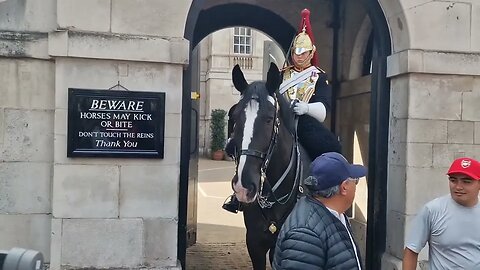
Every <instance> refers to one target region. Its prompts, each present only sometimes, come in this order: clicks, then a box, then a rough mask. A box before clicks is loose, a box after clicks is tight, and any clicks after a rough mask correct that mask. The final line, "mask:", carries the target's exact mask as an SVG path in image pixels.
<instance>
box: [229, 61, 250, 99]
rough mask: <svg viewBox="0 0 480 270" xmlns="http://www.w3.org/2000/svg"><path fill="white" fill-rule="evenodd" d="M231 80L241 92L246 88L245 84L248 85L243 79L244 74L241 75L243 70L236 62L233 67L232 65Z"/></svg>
mask: <svg viewBox="0 0 480 270" xmlns="http://www.w3.org/2000/svg"><path fill="white" fill-rule="evenodd" d="M232 81H233V85H234V86H235V88H236V89H237V90H238V91H239V92H240V93H243V91H245V89H247V86H248V83H247V80H245V76H243V72H242V70H241V69H240V66H239V65H238V64H237V65H235V67H233V70H232Z"/></svg>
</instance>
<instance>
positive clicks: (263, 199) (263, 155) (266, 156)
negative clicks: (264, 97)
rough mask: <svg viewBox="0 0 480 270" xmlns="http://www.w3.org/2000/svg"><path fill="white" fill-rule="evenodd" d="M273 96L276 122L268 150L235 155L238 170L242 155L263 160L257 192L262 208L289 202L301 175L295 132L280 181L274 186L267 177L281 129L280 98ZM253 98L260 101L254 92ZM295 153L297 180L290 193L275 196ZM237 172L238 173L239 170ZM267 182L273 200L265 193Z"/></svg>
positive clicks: (291, 164)
mask: <svg viewBox="0 0 480 270" xmlns="http://www.w3.org/2000/svg"><path fill="white" fill-rule="evenodd" d="M273 98H274V105H275V114H274V124H273V128H272V135H271V137H270V143H269V145H268V149H267V152H262V151H259V150H255V149H241V150H240V151H239V153H238V154H237V155H235V163H236V165H237V166H236V170H238V160H239V159H240V156H242V155H245V156H252V157H256V158H259V159H261V160H262V167H261V169H260V171H261V176H260V177H261V181H260V189H259V190H258V191H257V193H258V196H257V202H258V204H259V206H260V207H261V208H262V209H263V208H271V207H272V206H273V205H274V204H275V203H279V204H282V205H283V204H285V203H287V202H288V201H289V200H290V198H291V196H292V194H293V193H294V192H295V190H296V188H297V182H298V179H299V175H300V174H299V168H300V150H299V147H298V140H297V136H296V134H294V135H292V136H293V137H294V140H293V143H292V151H291V154H290V162H289V164H288V166H287V169H286V170H285V171H284V172H283V174H282V176H281V177H280V179H278V181H277V182H276V183H275V185H274V186H273V187H272V186H271V185H270V183H269V181H268V179H267V176H266V171H267V168H268V165H269V163H270V159H271V157H272V154H273V151H274V149H275V146H276V144H277V138H278V133H279V129H280V119H279V117H278V110H279V105H278V100H277V97H276V95H275V96H273ZM251 99H254V100H257V101H258V99H259V97H258V95H257V94H253V95H252V97H251ZM297 120H298V119H296V121H295V122H297ZM295 130H296V128H295ZM295 154H296V159H295V160H296V161H297V162H296V170H295V180H294V183H293V187H292V190H291V191H290V192H289V193H288V194H286V195H284V196H282V197H280V198H277V197H276V196H275V191H276V190H277V189H278V188H279V187H280V185H281V184H282V183H283V181H284V180H285V178H286V177H287V175H288V173H289V172H290V170H291V169H292V166H293V160H294V156H295ZM237 174H238V171H237ZM265 183H267V184H268V186H269V187H270V192H271V195H272V197H273V201H269V200H268V199H269V197H270V194H268V193H267V194H263V192H264V185H265Z"/></svg>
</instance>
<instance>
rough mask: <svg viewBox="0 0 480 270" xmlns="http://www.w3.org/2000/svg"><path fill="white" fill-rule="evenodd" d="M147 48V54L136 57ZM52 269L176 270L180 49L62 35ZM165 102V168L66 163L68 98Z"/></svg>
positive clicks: (127, 162)
mask: <svg viewBox="0 0 480 270" xmlns="http://www.w3.org/2000/svg"><path fill="white" fill-rule="evenodd" d="M140 48H141V49H140ZM49 53H50V55H51V56H53V57H54V58H55V68H56V69H55V75H56V76H55V89H56V92H55V126H54V134H55V135H54V138H55V145H54V146H55V153H54V172H55V173H54V177H53V201H52V208H53V220H52V256H51V259H52V262H51V269H64V268H66V267H73V268H86V267H88V268H133V269H135V268H141V267H154V268H156V269H158V268H160V269H166V268H167V267H168V268H169V269H170V268H171V267H177V257H176V256H177V249H176V247H177V219H178V205H177V204H178V181H179V172H180V170H179V167H180V151H179V149H180V126H181V125H180V122H181V116H180V111H181V94H180V92H181V85H182V77H181V74H182V69H183V65H185V64H186V63H187V58H188V43H187V41H185V40H183V39H174V38H172V39H170V40H165V39H162V38H158V37H148V38H145V37H143V36H132V35H126V34H122V35H115V34H100V33H87V32H73V31H59V32H55V33H51V34H50V36H49ZM117 81H120V84H121V85H123V86H124V87H126V88H127V89H130V90H131V91H134V90H142V91H155V92H156V91H158V92H165V93H166V108H165V111H166V117H165V118H166V120H165V121H166V125H165V126H166V129H165V158H164V159H162V160H145V159H99V158H73V159H71V158H67V157H66V145H67V136H66V135H67V120H66V119H67V109H68V108H67V104H68V102H67V90H68V88H86V89H108V88H109V87H111V86H113V85H115V84H116V82H117Z"/></svg>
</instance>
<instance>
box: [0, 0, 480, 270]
mask: <svg viewBox="0 0 480 270" xmlns="http://www.w3.org/2000/svg"><path fill="white" fill-rule="evenodd" d="M340 2H341V3H340ZM303 8H309V9H310V10H311V11H312V25H313V28H314V31H315V37H316V44H317V48H318V51H319V56H320V65H321V67H322V68H323V69H325V71H326V72H327V73H328V74H329V75H330V78H331V80H332V84H333V86H334V87H335V88H334V89H336V90H335V93H336V96H335V100H336V103H335V104H336V107H335V111H334V112H333V113H332V116H331V121H332V122H331V123H332V128H333V129H334V130H335V132H337V134H339V136H340V138H341V139H342V142H343V143H344V145H347V147H346V149H345V154H346V156H347V157H348V158H349V159H352V160H357V161H361V162H363V163H364V164H366V165H368V166H369V169H370V171H374V172H375V174H370V175H369V178H368V179H367V180H368V181H367V182H368V185H365V186H364V187H363V188H364V190H365V191H366V192H365V194H368V195H369V196H368V197H369V198H359V201H358V202H357V206H356V207H355V209H353V211H354V213H353V215H354V218H355V220H356V221H358V222H357V224H356V225H355V226H356V227H357V230H358V233H357V236H358V237H359V238H360V239H362V241H364V242H365V245H366V246H367V252H366V253H367V256H366V257H367V261H375V260H378V261H379V264H374V265H380V266H379V267H376V268H371V269H378V268H380V269H401V258H402V253H403V245H404V238H405V232H406V231H408V229H409V228H408V222H409V221H410V220H411V219H412V218H413V217H414V216H415V214H416V212H417V211H418V210H419V209H420V207H421V206H422V205H423V204H424V203H425V202H427V201H429V200H431V199H432V198H434V197H436V196H439V195H441V194H444V193H447V192H448V185H447V182H446V177H445V172H446V170H447V168H448V166H449V164H450V162H451V161H452V160H453V159H454V158H455V157H459V156H464V155H466V156H471V157H473V158H477V159H479V158H480V112H479V111H478V104H480V71H479V69H478V66H479V64H480V31H479V30H480V3H479V2H478V1H477V0H462V1H454V0H452V1H432V0H378V1H374V0H365V1H356V0H346V1H330V0H320V1H287V0H285V1H283V0H282V1H278V0H262V1H260V0H258V1H256V0H253V1H250V0H249V1H246V0H245V1H230V0H193V1H192V0H185V1H150V0H148V1H147V0H133V1H132V0H115V1H113V0H88V1H74V0H44V1H35V0H24V1H14V0H3V1H0V224H1V225H0V239H1V241H0V249H9V248H10V247H13V246H21V247H26V248H31V249H36V250H39V251H41V252H42V253H43V254H44V256H45V257H46V258H47V261H48V262H49V263H50V269H79V268H94V269H95V268H111V269H119V268H120V269H121V268H132V269H140V268H151V269H181V261H182V260H183V252H184V247H185V244H184V243H183V242H184V238H185V237H184V232H185V223H184V222H185V216H187V212H186V211H185V209H187V208H188V204H187V203H185V202H186V200H187V196H188V195H186V194H188V193H186V192H185V190H186V187H187V186H188V185H187V184H186V183H187V182H189V177H192V176H194V173H192V172H190V171H189V170H188V167H189V165H191V164H193V163H194V162H195V157H193V158H192V156H191V155H190V154H189V153H190V148H191V147H192V145H193V143H191V142H190V138H189V135H190V132H191V130H193V129H191V126H190V123H191V117H190V108H191V107H192V104H193V103H192V101H191V96H190V95H189V93H190V92H194V89H191V86H192V80H191V77H187V75H188V76H191V75H192V73H191V69H192V65H191V63H192V61H193V59H199V60H198V63H200V64H201V66H205V65H206V64H207V63H208V65H209V66H211V67H212V68H211V69H210V72H205V73H200V72H199V73H197V74H200V75H201V76H200V77H201V79H198V82H199V84H200V82H201V81H202V82H203V81H204V84H205V86H204V88H201V87H199V88H197V89H205V91H207V89H210V90H212V89H216V88H222V90H221V92H218V93H217V94H218V95H220V96H219V97H218V98H219V99H220V100H217V98H215V99H214V100H210V101H205V102H206V104H205V106H203V107H204V115H205V118H206V119H208V111H209V110H210V109H212V108H214V107H216V106H217V105H218V104H221V105H218V106H223V105H224V104H225V105H226V103H227V102H226V101H225V103H224V101H223V100H222V98H223V97H224V96H222V95H226V94H227V93H228V94H231V92H232V91H233V90H232V88H231V84H230V83H229V82H228V78H229V77H230V76H229V72H225V71H219V68H220V67H222V68H223V67H225V66H227V70H229V69H231V67H232V66H230V67H228V65H231V64H233V63H234V62H235V61H233V62H232V61H230V60H229V61H228V62H227V61H224V60H222V59H223V58H216V57H215V55H214V54H212V57H211V58H210V60H209V61H207V59H202V56H201V55H202V54H200V57H198V58H193V57H192V56H193V55H194V53H193V49H194V48H195V46H196V45H197V44H198V43H199V42H200V41H201V40H202V39H203V38H204V37H206V36H208V35H209V34H211V33H214V32H216V31H217V30H220V29H223V28H226V27H232V26H245V27H251V28H256V29H258V30H260V31H262V32H264V33H266V34H267V35H268V36H270V37H271V38H272V39H273V40H275V41H276V42H277V43H278V44H279V45H280V47H282V49H283V51H286V50H285V48H287V47H288V45H289V42H290V41H291V38H292V37H293V34H294V32H295V30H296V28H297V26H298V19H299V13H300V11H301V10H302V9H303ZM246 11H247V12H248V13H245V12H246ZM242 14H243V15H242ZM245 14H248V15H249V16H245ZM212 15H214V16H212ZM211 18H215V20H209V19H211ZM228 31H230V30H228ZM372 33H373V36H372ZM382 33H387V36H388V38H386V39H383V40H384V43H382V42H379V41H378V40H379V39H381V38H382V36H381V35H382ZM213 36H215V34H214V35H213ZM369 40H373V42H369ZM385 40H386V41H385ZM229 44H230V43H229ZM385 44H387V45H388V46H387V45H385ZM200 46H202V45H200ZM212 46H227V45H226V43H225V42H221V41H218V42H214V44H213V43H212ZM228 46H229V49H228V50H230V49H231V48H230V45H228ZM385 48H387V49H388V57H387V56H385V57H383V56H384V55H383V54H381V52H382V50H385ZM256 49H259V48H252V52H254V53H255V54H256V53H259V52H260V50H259V51H258V52H257V51H256ZM239 50H240V49H239ZM369 52H371V53H370V54H369ZM259 54H261V53H259ZM228 59H231V58H230V56H229V57H228ZM217 60H218V62H216V61H217ZM255 61H257V60H256V58H255V59H254V60H253V64H252V69H255V70H257V67H256V64H255ZM258 61H260V60H258ZM370 63H373V64H372V68H370ZM382 63H385V65H383V64H382ZM262 65H263V62H262ZM217 67H218V69H217ZM382 67H384V68H385V74H383V73H382ZM204 70H208V69H204ZM258 70H261V68H260V67H258ZM370 71H371V74H370ZM189 72H190V73H189ZM382 74H383V75H382ZM203 76H205V78H203ZM248 76H250V75H248V73H247V77H248ZM215 77H220V78H221V80H218V81H216V82H214V81H210V79H211V78H215ZM209 78H210V79H209ZM259 78H261V76H260V75H259V73H255V74H253V73H252V74H251V77H249V78H248V79H249V80H256V79H259ZM117 83H120V84H121V85H122V86H124V87H125V88H127V89H129V90H130V91H146V92H149V91H150V92H153V93H158V92H162V93H165V127H166V128H165V132H164V136H163V138H164V141H165V147H164V158H163V159H142V158H104V157H102V158H100V157H96V158H95V157H92V158H78V157H77V158H70V157H67V141H68V139H67V137H68V132H67V131H68V129H67V125H68V121H67V116H68V110H69V109H70V108H69V105H68V89H69V88H82V89H105V90H106V89H109V88H111V87H112V86H115V85H116V84H117ZM209 83H211V84H212V85H210V86H207V84H209ZM216 83H218V85H215V84H216ZM209 87H210V88H209ZM206 96H211V95H206ZM227 96H228V95H227ZM232 101H233V100H232V99H229V100H228V103H230V102H232ZM382 106H385V110H384V111H382V110H379V108H382ZM194 150H195V149H194ZM197 151H198V149H197ZM379 152H381V153H385V155H384V156H383V159H381V157H382V155H378V153H379ZM372 153H373V154H372ZM376 184H379V185H380V187H381V188H378V187H377V186H376ZM374 198H377V199H378V200H377V201H380V204H378V203H375V202H374V201H375V200H374ZM372 211H373V212H375V211H378V212H375V213H373V212H372ZM367 217H368V218H367ZM370 217H372V218H373V219H374V220H373V221H374V222H373V221H372V220H371V219H370ZM372 222H373V223H372ZM367 225H368V226H367ZM369 228H370V229H369ZM369 230H370V231H369ZM365 232H366V233H365ZM375 235H377V236H378V237H377V238H375V237H374V236H375ZM382 243H383V244H382ZM368 245H374V246H371V247H368ZM420 258H421V260H426V259H427V257H426V254H423V253H422V254H421V256H420Z"/></svg>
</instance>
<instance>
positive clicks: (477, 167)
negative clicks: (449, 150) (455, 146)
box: [447, 157, 480, 180]
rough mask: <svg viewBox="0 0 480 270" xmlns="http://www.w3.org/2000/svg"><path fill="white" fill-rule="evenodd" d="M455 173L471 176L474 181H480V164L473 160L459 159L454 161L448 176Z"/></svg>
mask: <svg viewBox="0 0 480 270" xmlns="http://www.w3.org/2000/svg"><path fill="white" fill-rule="evenodd" d="M454 173H463V174H465V175H468V176H470V177H471V178H472V179H473V180H480V163H479V162H478V161H476V160H475V159H473V158H468V157H462V158H457V159H455V160H454V161H453V163H452V165H451V166H450V169H448V173H447V174H448V175H450V174H454Z"/></svg>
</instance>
